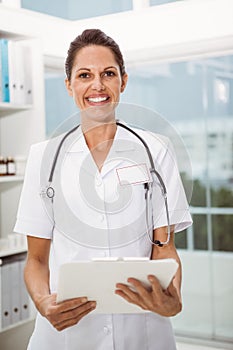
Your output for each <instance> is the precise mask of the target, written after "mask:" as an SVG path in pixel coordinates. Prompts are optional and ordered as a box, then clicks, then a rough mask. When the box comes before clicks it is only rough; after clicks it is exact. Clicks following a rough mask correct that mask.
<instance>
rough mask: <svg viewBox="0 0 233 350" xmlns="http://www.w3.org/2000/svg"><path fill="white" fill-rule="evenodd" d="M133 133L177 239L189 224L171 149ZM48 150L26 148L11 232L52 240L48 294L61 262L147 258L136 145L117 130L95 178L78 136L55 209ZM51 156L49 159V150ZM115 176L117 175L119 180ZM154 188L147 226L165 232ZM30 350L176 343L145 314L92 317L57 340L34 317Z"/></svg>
mask: <svg viewBox="0 0 233 350" xmlns="http://www.w3.org/2000/svg"><path fill="white" fill-rule="evenodd" d="M137 132H138V133H140V135H141V136H142V137H143V138H144V139H145V140H146V142H147V143H148V145H149V147H150V150H151V153H152V154H153V158H154V161H155V166H156V168H157V170H158V171H159V173H160V175H161V176H162V178H163V181H164V182H165V185H166V187H167V192H168V205H169V215H170V222H171V224H174V225H175V231H176V232H177V231H181V230H183V229H185V228H186V227H188V226H189V225H190V224H191V222H192V220H191V217H190V214H189V210H188V204H187V201H186V198H185V194H184V191H183V187H182V183H181V180H180V177H179V172H178V168H177V165H176V161H175V156H174V152H173V150H172V147H171V145H170V143H169V141H168V139H166V138H164V137H161V136H159V135H155V134H151V133H148V132H145V131H138V130H137ZM48 148H49V143H48V142H43V143H40V144H36V145H34V146H32V148H31V151H30V155H29V160H28V164H27V170H26V176H25V181H24V186H23V190H22V194H21V199H20V205H19V210H18V215H17V221H16V225H15V231H16V232H19V233H23V234H26V235H31V236H35V237H41V238H47V239H51V240H52V244H51V252H50V288H51V291H52V292H56V289H57V277H58V270H59V266H60V265H61V264H63V263H65V262H70V261H77V260H90V259H91V258H93V257H108V256H133V257H137V256H142V257H150V256H151V249H152V248H151V244H150V242H149V240H148V237H147V233H146V223H145V215H144V214H145V199H144V195H145V190H144V185H143V180H144V177H146V176H149V177H150V175H149V172H148V173H147V172H144V173H140V171H139V172H138V171H137V170H138V169H137V165H138V164H146V166H147V168H149V167H150V164H149V162H148V157H147V155H146V152H145V149H144V147H143V146H142V144H141V142H140V141H139V140H138V139H136V138H135V136H133V135H132V134H131V133H129V132H128V131H126V130H124V129H122V128H121V127H119V126H118V128H117V132H116V135H115V138H114V142H113V145H112V147H111V150H110V152H109V154H108V157H107V159H106V161H105V163H104V165H103V168H102V169H101V172H99V171H98V170H97V167H96V165H95V163H94V161H93V159H92V157H91V156H90V152H89V149H88V147H87V145H86V143H85V139H84V137H83V135H82V132H81V128H79V130H78V132H77V134H76V135H75V136H74V137H73V139H72V140H71V142H68V145H64V152H63V153H61V155H60V156H59V157H60V159H59V161H58V165H57V168H56V171H55V175H54V179H53V186H54V189H55V197H54V205H53V207H52V206H51V204H50V201H49V200H48V199H47V198H43V196H41V189H42V190H43V188H44V186H45V185H46V181H47V178H48V176H49V171H50V168H51V159H50V158H51V157H50V156H48V155H49V154H50V151H51V150H49V151H48ZM51 149H52V152H51V155H53V154H54V149H53V147H52V148H51ZM45 155H46V157H45ZM41 164H42V165H41ZM43 165H44V166H43ZM132 166H136V168H134V170H135V171H133V173H132V172H131V175H129V181H128V184H125V182H124V181H127V167H132ZM119 169H123V173H122V172H121V170H119ZM131 169H132V168H131ZM118 170H119V171H118ZM122 174H123V175H122ZM134 174H136V175H134ZM135 176H136V178H135ZM156 182H157V181H155V184H154V185H153V194H152V204H153V208H152V207H151V209H150V211H151V212H150V217H151V218H153V223H152V220H151V223H149V226H150V224H151V225H153V228H157V227H161V226H166V225H167V219H166V212H165V208H164V202H163V198H162V197H161V191H160V188H159V186H158V184H156ZM42 192H43V191H42ZM53 219H55V222H54V221H53ZM28 349H30V350H41V349H43V350H53V349H56V350H113V349H114V350H126V349H127V350H128V349H133V350H142V349H143V350H144V349H145V350H152V349H153V350H173V349H175V341H174V336H173V331H172V327H171V323H170V320H169V318H166V317H162V316H159V315H157V314H154V313H150V312H149V313H140V314H118V315H112V314H106V315H98V314H92V313H90V314H89V315H87V316H86V317H85V318H83V319H82V320H81V321H80V322H79V323H78V324H77V325H76V326H73V327H71V328H69V329H66V330H64V331H62V332H57V331H56V330H55V329H54V328H53V327H52V326H51V325H50V323H49V322H48V321H47V320H46V319H45V318H43V317H42V316H41V315H39V314H38V316H37V319H36V325H35V330H34V333H33V335H32V337H31V340H30V343H29V347H28Z"/></svg>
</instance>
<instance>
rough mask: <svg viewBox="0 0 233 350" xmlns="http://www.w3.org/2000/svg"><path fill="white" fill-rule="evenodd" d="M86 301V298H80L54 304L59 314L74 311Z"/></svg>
mask: <svg viewBox="0 0 233 350" xmlns="http://www.w3.org/2000/svg"><path fill="white" fill-rule="evenodd" d="M87 301H88V299H87V297H80V298H74V299H69V300H65V301H62V302H61V303H58V304H56V306H57V309H58V310H59V311H60V312H66V311H69V310H72V309H75V308H76V307H78V306H80V305H82V304H85V303H86V302H87Z"/></svg>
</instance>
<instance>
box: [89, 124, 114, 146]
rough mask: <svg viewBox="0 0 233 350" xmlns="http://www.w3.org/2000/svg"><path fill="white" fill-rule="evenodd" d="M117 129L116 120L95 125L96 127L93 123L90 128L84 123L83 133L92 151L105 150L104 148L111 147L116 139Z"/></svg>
mask: <svg viewBox="0 0 233 350" xmlns="http://www.w3.org/2000/svg"><path fill="white" fill-rule="evenodd" d="M116 129H117V125H116V121H115V120H112V121H111V122H107V123H94V125H93V123H92V125H89V126H88V127H87V125H86V124H85V125H83V123H82V131H83V134H84V137H85V140H86V143H87V146H88V147H89V149H90V150H92V149H96V150H98V149H99V150H103V148H105V147H109V146H110V145H111V144H112V141H113V139H114V136H115V133H116Z"/></svg>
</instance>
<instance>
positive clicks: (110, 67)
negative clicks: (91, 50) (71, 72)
mask: <svg viewBox="0 0 233 350" xmlns="http://www.w3.org/2000/svg"><path fill="white" fill-rule="evenodd" d="M112 68H113V69H116V70H117V67H114V66H109V67H106V68H104V70H108V69H112ZM80 70H87V71H88V72H90V71H91V69H89V68H79V69H77V70H76V72H79V71H80Z"/></svg>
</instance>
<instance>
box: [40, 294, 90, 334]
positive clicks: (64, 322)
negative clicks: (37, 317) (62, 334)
mask: <svg viewBox="0 0 233 350" xmlns="http://www.w3.org/2000/svg"><path fill="white" fill-rule="evenodd" d="M56 297H57V295H56V294H50V295H46V296H43V297H40V298H38V299H37V302H36V307H37V309H38V311H39V312H40V314H41V315H42V316H44V317H46V318H47V320H48V321H49V322H50V323H51V324H52V325H53V327H54V328H56V330H57V331H62V330H64V329H65V328H68V327H71V326H74V325H75V324H77V323H78V322H79V321H80V320H81V319H82V318H83V317H84V316H86V315H87V314H88V313H90V312H91V311H93V310H94V309H95V308H96V302H95V301H88V299H87V298H86V297H81V298H74V299H70V300H66V301H63V302H61V303H57V302H56Z"/></svg>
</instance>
